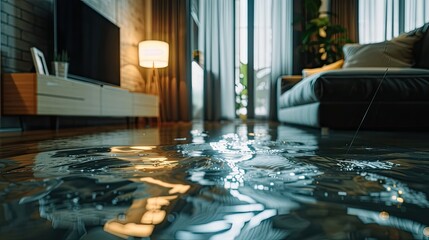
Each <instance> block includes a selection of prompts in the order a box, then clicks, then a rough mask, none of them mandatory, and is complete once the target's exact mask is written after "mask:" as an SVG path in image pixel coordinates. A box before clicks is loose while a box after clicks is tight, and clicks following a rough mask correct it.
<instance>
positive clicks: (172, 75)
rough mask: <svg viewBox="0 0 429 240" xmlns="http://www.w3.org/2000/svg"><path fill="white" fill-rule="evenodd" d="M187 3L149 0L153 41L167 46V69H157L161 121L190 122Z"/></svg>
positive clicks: (184, 0)
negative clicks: (159, 82) (150, 0)
mask: <svg viewBox="0 0 429 240" xmlns="http://www.w3.org/2000/svg"><path fill="white" fill-rule="evenodd" d="M187 4H188V1H187V0H175V1H170V0H152V17H153V19H152V32H151V35H152V39H155V40H161V41H165V42H167V43H168V44H169V62H168V67H166V68H161V69H159V76H160V80H161V96H160V98H161V119H162V121H164V122H177V121H190V120H191V101H190V98H191V97H190V94H191V92H190V89H191V77H190V56H189V55H190V50H189V47H188V41H187V19H186V18H187V16H186V14H184V13H186V12H187V10H188V9H187V8H188V5H187ZM187 54H189V55H187Z"/></svg>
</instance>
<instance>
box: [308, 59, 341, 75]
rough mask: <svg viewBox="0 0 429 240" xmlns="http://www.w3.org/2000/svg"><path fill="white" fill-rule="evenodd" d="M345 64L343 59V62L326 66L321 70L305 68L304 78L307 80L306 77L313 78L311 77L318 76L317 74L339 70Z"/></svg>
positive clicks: (339, 61)
mask: <svg viewBox="0 0 429 240" xmlns="http://www.w3.org/2000/svg"><path fill="white" fill-rule="evenodd" d="M343 63H344V60H343V59H341V60H338V61H336V62H334V63H331V64H328V65H325V66H323V67H320V68H304V69H303V70H302V77H303V78H305V77H308V76H311V75H313V74H316V73H320V72H326V71H329V70H335V69H339V68H341V67H342V66H343Z"/></svg>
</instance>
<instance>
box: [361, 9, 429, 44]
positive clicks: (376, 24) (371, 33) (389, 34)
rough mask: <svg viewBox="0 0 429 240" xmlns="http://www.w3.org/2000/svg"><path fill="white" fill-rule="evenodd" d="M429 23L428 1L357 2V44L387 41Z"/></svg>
mask: <svg viewBox="0 0 429 240" xmlns="http://www.w3.org/2000/svg"><path fill="white" fill-rule="evenodd" d="M426 22H429V1H428V0H376V1H375V0H359V42H360V43H371V42H381V41H384V40H389V39H391V38H393V37H396V36H398V35H399V34H400V33H402V32H407V31H410V30H413V29H415V28H418V27H420V26H422V25H423V24H424V23H426Z"/></svg>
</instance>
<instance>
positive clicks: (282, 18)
mask: <svg viewBox="0 0 429 240" xmlns="http://www.w3.org/2000/svg"><path fill="white" fill-rule="evenodd" d="M292 2H293V1H284V0H272V18H271V20H272V40H271V41H272V49H273V51H272V54H271V76H270V80H271V81H270V82H271V84H270V112H269V118H270V119H271V120H276V119H277V94H276V82H277V79H278V78H279V77H280V76H281V75H288V74H292V64H293V62H292V59H293V57H292V56H293V39H292V35H293V34H292V32H293V26H292V24H293V5H292Z"/></svg>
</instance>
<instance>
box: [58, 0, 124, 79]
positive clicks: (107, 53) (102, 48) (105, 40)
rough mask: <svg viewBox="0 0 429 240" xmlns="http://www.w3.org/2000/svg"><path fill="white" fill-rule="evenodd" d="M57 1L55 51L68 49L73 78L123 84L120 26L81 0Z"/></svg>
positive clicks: (70, 70)
mask: <svg viewBox="0 0 429 240" xmlns="http://www.w3.org/2000/svg"><path fill="white" fill-rule="evenodd" d="M54 2H55V11H54V18H55V24H54V25H55V27H54V38H55V39H54V45H55V49H54V52H56V53H61V52H62V51H63V50H65V51H67V53H68V55H69V57H70V61H69V77H70V78H73V79H79V80H83V81H90V82H94V83H100V84H107V85H116V86H119V85H120V63H119V61H120V60H119V58H120V53H119V44H120V43H119V38H120V37H119V27H118V26H116V25H115V24H114V23H112V22H111V21H109V20H108V19H107V18H105V17H103V16H102V15H101V14H99V13H98V12H97V11H95V10H94V9H92V8H91V7H90V6H88V5H87V4H85V3H84V2H83V1H81V0H56V1H54Z"/></svg>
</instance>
